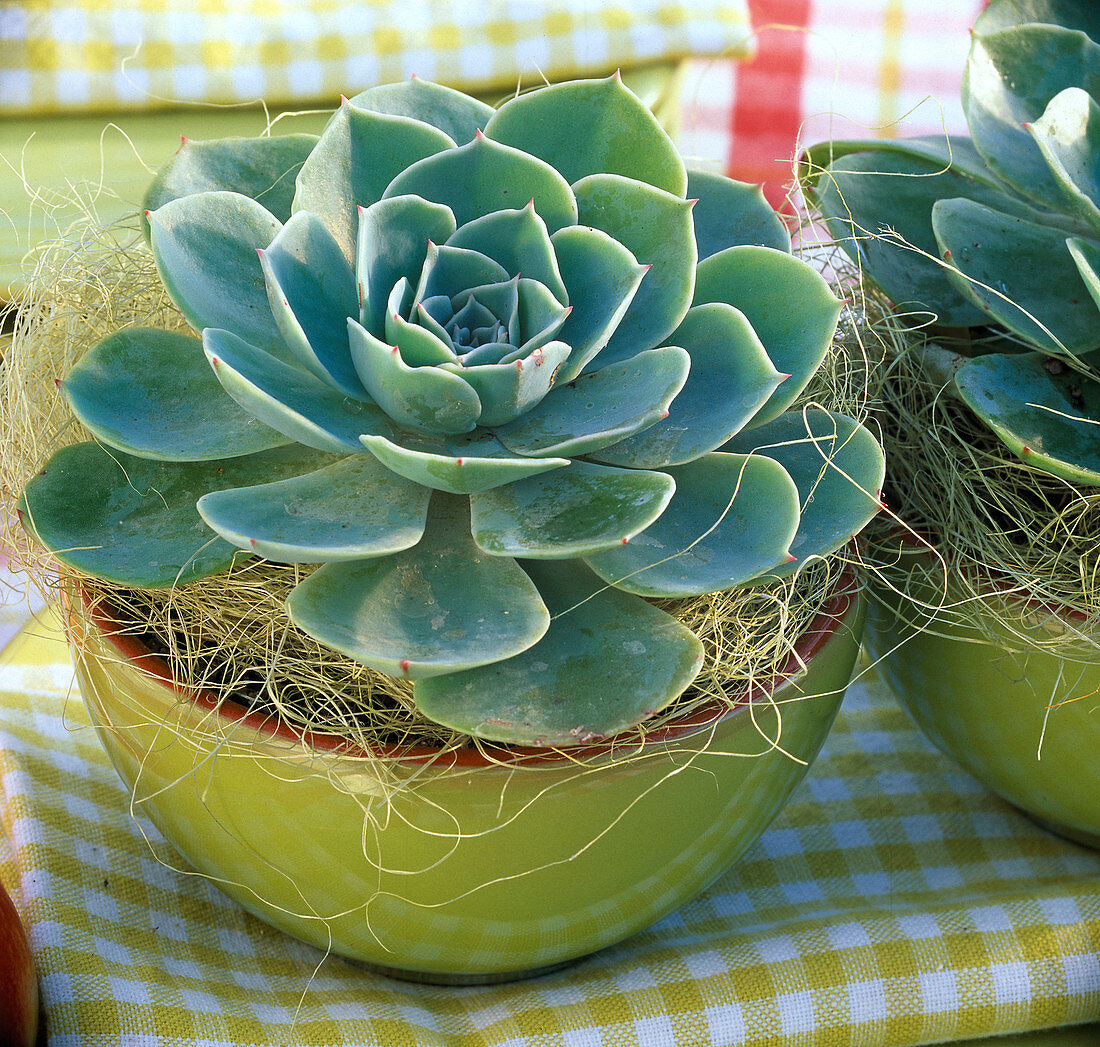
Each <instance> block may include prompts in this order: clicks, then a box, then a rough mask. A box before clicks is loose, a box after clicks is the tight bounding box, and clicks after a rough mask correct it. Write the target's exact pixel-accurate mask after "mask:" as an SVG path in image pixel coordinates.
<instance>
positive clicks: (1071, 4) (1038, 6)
mask: <svg viewBox="0 0 1100 1047" xmlns="http://www.w3.org/2000/svg"><path fill="white" fill-rule="evenodd" d="M1025 22H1043V23H1047V24H1050V25H1061V26H1065V27H1066V28H1067V29H1077V30H1080V31H1081V32H1082V33H1087V34H1088V35H1089V36H1091V37H1092V38H1093V40H1100V8H1097V7H1096V6H1095V5H1094V4H1089V3H1081V0H996V3H992V4H988V5H986V7H985V9H984V10H983V11H982V12H981V13H980V14H978V16H977V17H976V18H975V19H974V32H976V33H990V32H993V31H994V30H996V29H1007V28H1008V27H1009V26H1013V25H1021V24H1023V23H1025Z"/></svg>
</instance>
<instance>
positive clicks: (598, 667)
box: [413, 560, 703, 748]
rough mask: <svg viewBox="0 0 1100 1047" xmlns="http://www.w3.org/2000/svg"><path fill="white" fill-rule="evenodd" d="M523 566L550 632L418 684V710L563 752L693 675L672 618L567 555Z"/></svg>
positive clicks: (662, 702)
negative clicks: (500, 657)
mask: <svg viewBox="0 0 1100 1047" xmlns="http://www.w3.org/2000/svg"><path fill="white" fill-rule="evenodd" d="M524 567H525V569H526V570H527V572H528V573H529V574H530V576H531V578H532V579H533V580H534V582H535V584H536V585H537V586H538V589H539V592H540V593H541V594H542V598H543V600H544V601H545V602H546V604H547V606H548V607H549V608H550V612H551V614H552V615H553V618H552V619H551V622H550V628H549V631H548V632H547V633H546V635H545V636H544V637H543V639H542V640H540V641H539V643H537V644H535V645H534V646H533V647H531V648H529V649H528V650H526V651H524V652H523V653H522V654H519V655H517V656H516V657H514V658H510V659H509V660H508V661H503V662H497V663H495V664H494V665H488V666H484V667H482V668H479V669H471V670H468V671H467V672H462V673H454V674H451V675H448V676H435V677H432V678H431V679H429V680H422V681H419V682H418V683H417V684H416V686H415V687H414V688H413V700H414V701H415V702H416V704H417V706H418V707H419V708H420V710H421V712H423V713H424V715H425V716H428V717H430V718H431V719H432V720H435V721H436V722H438V723H444V724H447V725H448V726H450V727H453V728H455V729H456V730H460V731H469V732H471V733H476V734H477V735H478V736H479V737H481V738H486V739H489V740H490V741H498V742H507V743H511V744H517V745H531V746H554V747H559V748H564V747H567V746H573V745H578V744H584V743H591V742H594V741H597V740H599V739H600V738H604V737H608V736H611V735H614V734H617V733H619V732H620V731H624V730H626V729H627V728H629V727H632V726H634V725H635V724H637V723H640V722H641V721H642V720H644V719H646V718H647V717H648V716H650V715H652V714H653V713H655V712H659V711H660V710H661V709H663V708H665V707H666V706H667V705H668V704H669V703H670V702H671V701H672V700H673V699H674V698H676V697H677V696H678V695H679V694H681V693H682V692H683V691H684V690H685V689H686V688H687V687H688V685H689V684H690V683H691V681H692V680H694V679H695V677H696V676H697V675H698V673H699V669H700V668H701V667H702V664H703V648H702V645H701V644H700V643H699V640H698V639H697V638H696V636H695V635H694V634H693V633H692V632H690V631H689V630H688V629H686V628H685V627H684V626H683V625H681V624H680V623H679V622H678V621H677V620H676V619H675V618H673V617H672V615H670V614H667V613H666V612H665V611H662V610H660V609H659V608H656V607H654V606H652V605H651V604H648V603H646V602H645V601H644V600H639V599H638V598H637V597H635V596H630V595H629V594H627V593H621V592H618V591H616V590H615V589H608V588H605V587H603V586H602V585H601V583H600V580H599V579H598V578H596V577H595V576H594V575H593V574H592V573H591V572H590V571H588V570H587V569H586V568H585V567H584V565H583V564H582V563H580V562H578V561H575V560H574V561H566V562H564V563H537V562H530V563H527V564H525V565H524ZM608 666H614V672H608ZM596 680H598V681H599V685H598V686H593V681H596Z"/></svg>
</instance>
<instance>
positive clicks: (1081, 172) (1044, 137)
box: [1028, 87, 1100, 236]
mask: <svg viewBox="0 0 1100 1047" xmlns="http://www.w3.org/2000/svg"><path fill="white" fill-rule="evenodd" d="M1028 130H1029V131H1030V132H1031V137H1032V138H1034V139H1035V144H1036V145H1037V146H1038V147H1039V150H1040V152H1041V153H1042V154H1043V159H1044V160H1046V163H1047V167H1048V168H1049V169H1050V173H1051V174H1052V175H1053V176H1054V180H1055V182H1056V183H1057V184H1058V185H1059V186H1060V187H1061V189H1062V195H1063V199H1064V201H1065V204H1066V209H1067V210H1068V211H1069V212H1070V213H1072V214H1073V215H1075V216H1076V217H1077V218H1078V219H1079V220H1080V221H1082V222H1084V223H1086V224H1087V226H1088V228H1089V231H1090V232H1091V233H1092V234H1093V235H1094V236H1096V235H1100V206H1098V204H1100V105H1097V104H1096V101H1095V99H1093V98H1092V97H1091V96H1090V95H1089V94H1087V93H1086V92H1085V91H1082V90H1081V89H1080V88H1078V87H1067V88H1066V89H1065V90H1064V91H1060V92H1059V93H1058V94H1056V95H1055V96H1054V97H1053V98H1052V99H1051V100H1050V104H1049V105H1048V106H1047V107H1046V110H1045V111H1044V112H1043V115H1042V116H1041V117H1040V118H1039V119H1038V120H1037V121H1036V122H1035V123H1034V124H1031V125H1030V126H1029V128H1028Z"/></svg>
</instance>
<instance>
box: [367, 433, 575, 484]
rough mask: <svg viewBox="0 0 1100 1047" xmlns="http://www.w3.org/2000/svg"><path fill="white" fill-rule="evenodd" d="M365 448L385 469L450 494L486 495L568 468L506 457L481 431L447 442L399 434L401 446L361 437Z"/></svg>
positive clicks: (564, 461)
mask: <svg viewBox="0 0 1100 1047" xmlns="http://www.w3.org/2000/svg"><path fill="white" fill-rule="evenodd" d="M363 446H364V447H366V448H367V450H368V451H370V453H371V454H373V455H374V456H375V457H376V458H377V459H378V460H379V461H380V462H381V463H382V464H383V465H385V466H386V468H387V469H392V470H393V471H394V472H395V473H398V474H399V475H400V476H405V477H407V478H408V479H410V480H412V481H414V482H415V483H418V484H422V485H423V486H424V487H431V488H432V489H434V490H437V491H449V492H451V493H452V494H471V493H473V492H476V491H487V490H489V489H490V488H492V487H497V486H499V485H500V484H507V483H514V482H515V481H516V480H522V479H523V478H524V477H525V476H534V475H535V474H536V473H544V472H548V471H549V470H551V469H560V468H561V467H562V466H565V465H568V464H569V459H568V458H523V457H519V456H517V455H513V454H510V453H509V451H508V449H507V448H506V447H505V446H504V445H503V444H502V443H501V442H500V441H499V440H497V439H496V437H494V436H493V434H492V433H490V432H488V431H487V430H485V429H478V430H475V431H474V432H472V433H467V434H465V435H462V436H451V437H447V438H443V437H421V436H415V435H414V434H409V433H402V434H401V442H400V443H396V442H394V440H392V439H386V438H384V437H381V436H364V437H363Z"/></svg>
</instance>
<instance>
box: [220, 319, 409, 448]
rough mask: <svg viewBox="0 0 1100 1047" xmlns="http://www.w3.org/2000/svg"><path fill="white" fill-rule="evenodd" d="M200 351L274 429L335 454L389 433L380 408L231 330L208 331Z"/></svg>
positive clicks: (230, 390) (232, 393) (226, 383)
mask: <svg viewBox="0 0 1100 1047" xmlns="http://www.w3.org/2000/svg"><path fill="white" fill-rule="evenodd" d="M203 348H204V350H205V352H206V358H207V360H209V361H210V366H211V367H213V369H214V374H215V375H216V376H217V379H218V381H219V382H221V384H222V388H223V389H225V391H226V392H227V393H229V395H230V396H231V397H233V399H234V400H236V401H237V403H239V404H240V405H241V406H242V407H243V408H244V409H245V410H246V411H248V412H249V413H250V414H253V415H255V416H256V418H258V419H259V420H260V421H261V422H264V423H265V424H267V425H269V426H270V427H271V428H272V429H274V430H276V431H277V432H280V433H282V434H283V435H285V436H287V437H289V438H290V439H291V440H297V441H298V443H302V444H305V445H306V446H307V447H316V448H318V449H319V450H322V451H329V452H331V453H334V454H348V453H349V452H356V453H361V452H362V444H361V443H360V442H359V437H360V436H361V435H363V434H364V433H371V434H380V435H383V436H392V435H393V426H392V425H391V424H390V421H389V419H388V418H387V417H386V416H385V414H384V413H383V412H382V411H381V409H380V408H378V407H377V406H375V405H374V404H371V403H364V402H363V401H362V400H355V399H352V398H351V397H348V396H345V395H344V394H343V393H341V392H340V391H339V390H338V389H334V388H333V387H332V386H331V385H326V384H325V383H324V382H321V381H319V380H318V379H317V378H314V377H313V375H311V374H309V373H308V372H307V371H303V370H301V369H299V368H297V367H292V366H291V365H289V364H285V363H283V362H282V361H281V360H277V359H276V358H275V357H273V356H272V355H271V354H270V353H265V352H264V351H263V350H262V349H257V348H255V347H254V346H251V345H249V344H248V343H247V342H244V341H242V340H241V339H240V338H238V337H237V336H236V335H234V334H232V333H230V332H229V331H218V330H216V329H213V328H208V329H207V330H206V331H205V332H203Z"/></svg>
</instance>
